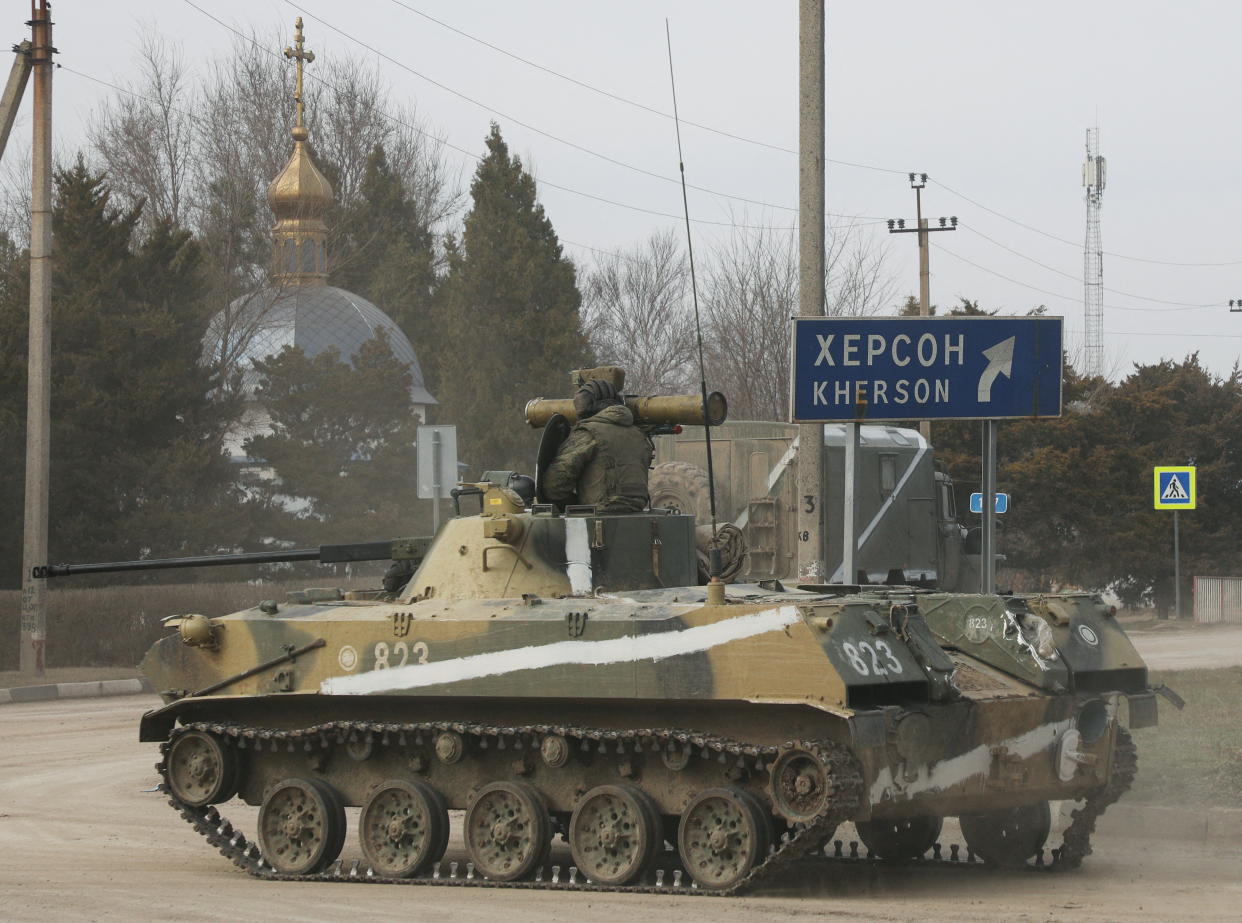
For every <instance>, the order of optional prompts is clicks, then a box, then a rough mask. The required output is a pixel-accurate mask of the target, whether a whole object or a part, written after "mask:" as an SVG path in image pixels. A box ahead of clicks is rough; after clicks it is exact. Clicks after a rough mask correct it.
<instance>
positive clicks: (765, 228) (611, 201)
mask: <svg viewBox="0 0 1242 923" xmlns="http://www.w3.org/2000/svg"><path fill="white" fill-rule="evenodd" d="M183 2H184V3H185V4H186V5H187V6H190V7H193V8H194V9H196V10H198V12H200V13H202V14H203V15H204V16H206V17H207V18H208V19H210V20H211V21H212V22H214V23H216V24H217V25H219V26H221V27H222V28H224V29H227V30H228V31H229V32H232V33H233V34H234V35H236V36H237V37H238V38H241V39H242V40H244V41H247V42H249V43H250V44H252V45H254V46H255V47H256V48H258V49H260V50H261V51H263V52H265V53H267V54H270V55H272V56H273V57H276V58H280V55H279V53H278V52H275V51H273V50H272V49H270V48H267V47H266V46H264V45H263V44H262V43H261V42H259V41H257V40H256V39H255V38H254V37H253V36H250V35H246V34H245V33H244V32H242V31H241V30H239V29H237V28H234V27H233V26H231V25H229V24H228V23H227V22H225V21H224V20H222V19H220V18H219V17H217V16H215V15H213V14H212V13H209V12H208V11H207V10H205V9H203V8H202V7H201V6H199V5H198V4H197V3H195V2H194V0H183ZM307 15H311V14H309V13H308V14H307ZM320 21H321V22H322V20H320ZM323 24H324V25H328V23H323ZM329 28H331V26H329ZM342 34H344V33H342ZM346 37H347V38H348V36H346ZM364 47H365V46H364ZM305 76H306V78H307V79H309V80H314V81H316V82H318V83H320V84H322V85H323V86H326V87H327V88H328V89H331V90H335V89H336V87H334V86H333V85H332V84H331V83H329V82H328V81H327V80H326V79H325V78H323V77H321V76H319V75H317V74H312V73H308V74H306V75H305ZM92 79H94V78H92ZM376 111H377V112H379V114H380V115H382V116H383V117H384V118H386V119H388V120H389V121H390V122H392V123H394V124H396V125H401V126H402V127H404V128H407V129H409V130H410V131H413V132H415V133H416V134H418V135H420V136H421V137H423V138H426V139H428V140H430V141H432V142H434V143H436V144H440V145H443V146H444V147H446V148H448V149H449V150H452V151H455V152H457V153H458V154H461V155H462V156H464V157H469V158H470V159H471V160H474V161H476V162H481V161H482V160H483V158H482V157H481V156H480V155H478V154H476V153H474V152H473V151H469V150H466V149H465V148H463V147H459V146H458V145H456V144H453V143H452V142H450V141H448V140H447V139H445V138H441V137H437V136H436V135H433V134H431V133H430V132H427V131H425V130H424V129H422V128H419V127H418V126H417V125H411V124H410V123H409V122H406V121H404V120H403V119H400V118H398V117H397V116H394V115H390V114H389V113H387V112H385V111H383V110H382V109H377V110H376ZM538 183H539V185H541V186H547V187H549V188H552V189H558V190H560V191H561V192H567V193H570V194H571V195H576V196H581V197H583V198H587V199H591V200H593V201H596V202H601V203H603V204H605V205H612V206H615V207H617V208H625V209H629V210H630V211H636V212H641V213H643V214H647V215H653V216H656V217H660V218H670V219H672V220H675V221H681V220H682V216H681V215H675V214H673V213H671V212H662V211H658V210H656V209H651V208H644V207H642V206H639V205H632V204H630V203H627V202H619V201H617V200H615V199H609V198H606V197H604V196H600V195H596V194H595V193H592V192H585V191H583V190H581V189H575V188H573V187H572V186H565V185H563V184H561V183H556V182H553V181H551V180H548V179H543V178H540V179H539V180H538ZM833 217H838V218H848V217H850V216H848V215H834V216H833ZM865 217H870V216H865ZM691 221H693V222H694V223H696V224H705V225H710V226H714V227H725V228H738V229H745V230H759V231H792V230H793V226H792V225H767V224H738V223H736V222H733V221H712V220H711V219H708V218H692V219H691Z"/></svg>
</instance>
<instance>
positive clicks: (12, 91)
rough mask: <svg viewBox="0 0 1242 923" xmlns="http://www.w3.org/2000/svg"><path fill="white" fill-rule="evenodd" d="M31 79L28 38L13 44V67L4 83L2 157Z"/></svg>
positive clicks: (0, 135)
mask: <svg viewBox="0 0 1242 923" xmlns="http://www.w3.org/2000/svg"><path fill="white" fill-rule="evenodd" d="M29 79H30V41H29V40H27V41H24V42H22V43H21V44H20V45H14V46H13V67H12V69H11V70H10V71H9V80H8V82H7V83H6V84H5V85H4V96H2V97H0V157H3V156H4V149H5V148H6V147H8V144H9V132H11V131H12V130H13V121H14V119H16V118H17V109H18V107H19V106H20V105H21V102H22V96H23V95H24V94H25V92H26V82H27V81H28V80H29Z"/></svg>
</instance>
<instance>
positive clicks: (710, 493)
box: [664, 19, 721, 582]
mask: <svg viewBox="0 0 1242 923" xmlns="http://www.w3.org/2000/svg"><path fill="white" fill-rule="evenodd" d="M664 39H665V41H666V42H667V43H668V82H669V86H670V87H671V88H672V91H673V125H674V127H675V128H676V130H677V169H678V171H679V172H680V174H681V208H682V213H683V214H684V215H685V218H686V253H687V254H688V255H689V257H690V295H691V297H692V298H693V300H694V335H695V339H696V340H697V343H698V350H699V394H700V396H701V398H702V401H703V435H704V438H705V439H706V443H707V499H708V503H709V505H710V507H711V513H712V550H711V554H710V556H709V562H710V564H709V567H708V571H709V573H708V576H709V577H710V578H711V580H713V581H716V582H719V580H720V569H721V568H720V540H719V537H718V536H717V534H716V471H715V468H714V467H713V465H712V427H711V423H710V422H709V420H708V417H707V371H706V366H705V364H704V362H703V324H702V322H701V321H700V319H699V288H698V284H697V283H696V280H695V275H694V238H693V237H691V235H690V200H689V199H688V198H687V197H686V164H685V160H684V158H683V157H682V153H681V119H680V117H679V116H678V114H677V79H676V77H674V76H673V36H672V32H671V31H670V29H669V25H668V20H667V19H665V20H664Z"/></svg>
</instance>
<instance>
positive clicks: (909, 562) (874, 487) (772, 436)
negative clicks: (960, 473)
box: [650, 421, 979, 593]
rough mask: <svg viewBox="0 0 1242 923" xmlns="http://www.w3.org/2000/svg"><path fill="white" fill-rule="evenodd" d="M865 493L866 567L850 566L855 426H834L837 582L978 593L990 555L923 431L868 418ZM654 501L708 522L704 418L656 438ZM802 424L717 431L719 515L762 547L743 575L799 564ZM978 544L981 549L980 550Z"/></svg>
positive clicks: (861, 533) (828, 523)
mask: <svg viewBox="0 0 1242 923" xmlns="http://www.w3.org/2000/svg"><path fill="white" fill-rule="evenodd" d="M860 430H861V432H860V434H859V450H858V462H857V483H858V494H857V496H856V501H855V502H856V511H857V524H856V534H857V536H858V544H859V548H858V552H857V555H856V557H855V561H856V562H857V567H858V570H859V571H860V573H856V574H845V573H843V572H842V570H841V557H842V555H841V548H842V540H841V534H842V508H843V491H844V483H845V427H844V426H843V425H841V424H829V425H827V426H825V427H824V489H823V491H822V492H821V496H822V497H823V498H825V500H826V501H827V502H826V506H825V509H824V510H823V514H824V520H823V523H824V536H825V539H826V546H827V554H826V558H827V564H828V573H829V574H830V575H831V578H830V579H829V581H828V582H829V583H889V584H906V585H910V586H919V587H927V588H930V587H939V588H941V589H945V590H957V591H961V592H971V593H973V592H977V591H978V589H979V554H978V550H977V548H971V547H970V545H969V544H968V542H967V539H968V538H969V535H968V532H967V530H966V528H964V527H963V526H962V525H961V523H960V522H959V521H958V518H957V509H956V505H955V503H954V497H953V480H952V478H950V476H949V474H948V472H946V471H944V470H942V469H940V468H939V467H938V466H937V465H936V463H935V461H934V459H933V457H932V452H931V446H929V445H928V443H927V440H925V439H924V438H923V437H922V436H921V435H920V434H919V431H918V430H915V429H905V428H902V427H898V426H884V425H870V424H868V425H863V426H862V427H860ZM655 445H656V456H655V467H654V470H653V471H652V473H651V481H650V483H651V504H652V506H657V507H667V508H671V509H676V510H680V511H684V512H687V513H693V514H694V515H695V516H696V517H697V518H698V520H699V521H700V522H706V521H707V515H708V509H707V503H708V501H707V471H706V468H707V452H706V441H705V437H704V433H703V429H702V428H701V427H687V428H686V429H685V431H683V432H681V433H678V434H674V435H664V436H659V437H657V438H656V439H655ZM798 451H799V445H798V427H797V426H794V425H792V424H789V423H764V422H750V421H741V422H733V421H730V422H727V423H724V424H723V425H721V426H718V427H714V428H713V429H712V458H713V462H714V464H715V473H716V503H717V510H718V513H719V518H720V519H722V520H726V521H730V522H733V523H734V524H735V525H737V526H738V527H740V528H741V529H742V530H743V532H744V534H745V537H746V543H747V546H748V547H749V549H750V557H749V564H748V565H747V568H746V570H745V572H744V574H743V578H742V579H748V580H770V579H773V578H775V579H780V580H789V579H791V578H794V577H796V575H797V569H798V531H797V530H798V504H799V503H805V502H806V500H805V498H799V497H798V496H797V484H796V470H797V456H798ZM972 552H973V553H972Z"/></svg>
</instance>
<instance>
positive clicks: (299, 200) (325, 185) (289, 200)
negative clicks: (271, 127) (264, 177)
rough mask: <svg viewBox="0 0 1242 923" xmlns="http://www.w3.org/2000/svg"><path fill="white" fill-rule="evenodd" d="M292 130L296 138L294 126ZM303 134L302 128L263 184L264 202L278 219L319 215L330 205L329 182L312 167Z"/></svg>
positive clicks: (313, 165)
mask: <svg viewBox="0 0 1242 923" xmlns="http://www.w3.org/2000/svg"><path fill="white" fill-rule="evenodd" d="M294 131H295V134H294V137H295V138H296V137H297V129H295V130H294ZM305 134H306V129H302V138H301V139H300V140H296V141H294V143H293V154H292V155H291V156H290V157H289V162H288V163H287V164H285V168H284V169H283V170H281V171H280V174H279V175H278V176H277V177H276V178H275V179H274V180H272V183H271V185H270V186H268V187H267V201H268V204H269V205H271V207H272V214H273V215H275V216H276V220H277V221H278V222H285V221H298V220H305V219H313V218H322V217H323V214H324V212H326V211H327V210H328V209H329V208H331V207H332V201H333V197H332V184H331V183H329V182H328V180H327V178H326V177H324V175H323V174H322V173H320V172H319V168H318V167H316V166H315V161H314V160H313V159H312V158H311V154H310V150H309V147H308V143H307V141H306V140H305Z"/></svg>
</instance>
